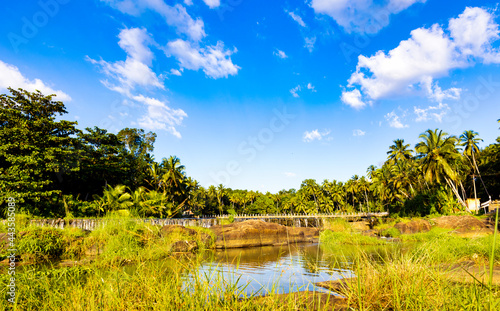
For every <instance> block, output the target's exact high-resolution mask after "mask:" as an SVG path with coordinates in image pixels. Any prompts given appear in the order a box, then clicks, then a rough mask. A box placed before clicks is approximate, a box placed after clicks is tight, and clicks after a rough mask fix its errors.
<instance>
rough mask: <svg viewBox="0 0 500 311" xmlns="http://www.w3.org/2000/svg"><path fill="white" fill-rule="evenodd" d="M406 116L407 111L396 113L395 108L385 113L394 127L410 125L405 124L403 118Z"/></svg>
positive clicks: (399, 127)
mask: <svg viewBox="0 0 500 311" xmlns="http://www.w3.org/2000/svg"><path fill="white" fill-rule="evenodd" d="M405 116H406V111H403V113H402V115H401V116H399V115H397V114H396V111H395V110H393V111H391V112H389V113H388V114H386V115H385V119H386V120H387V122H389V126H390V127H394V128H397V129H402V128H406V127H408V124H403V123H402V119H404V117H405Z"/></svg>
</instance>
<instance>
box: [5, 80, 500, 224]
mask: <svg viewBox="0 0 500 311" xmlns="http://www.w3.org/2000/svg"><path fill="white" fill-rule="evenodd" d="M9 91H10V95H8V94H3V95H0V103H1V105H0V188H1V193H0V205H1V208H2V212H5V210H6V206H7V200H8V198H9V197H13V198H15V199H16V201H17V203H18V204H17V206H18V207H19V208H20V209H21V210H22V212H25V213H27V214H30V215H32V216H41V217H96V216H102V215H105V214H106V213H108V212H111V211H116V210H128V211H133V212H134V213H135V214H136V215H139V216H141V217H161V218H163V217H179V216H181V215H182V214H183V213H190V214H193V215H196V216H200V215H207V214H226V213H238V214H275V213H334V212H355V211H362V212H375V211H390V212H392V213H399V214H401V215H426V214H433V213H440V214H450V213H454V212H459V211H465V210H467V207H466V199H467V198H474V197H478V198H481V199H482V200H483V201H485V200H489V199H490V198H493V199H496V198H498V196H499V194H500V193H499V192H500V187H499V186H500V185H499V183H500V178H499V176H500V152H499V151H500V137H499V138H497V140H496V143H494V144H490V145H488V146H486V147H485V148H484V149H480V148H479V146H478V144H479V143H480V142H481V141H482V140H481V139H480V137H479V134H478V133H476V132H474V131H472V130H468V131H464V132H463V133H462V134H461V135H459V136H453V135H449V134H448V133H446V132H444V131H442V130H439V129H435V130H427V131H425V132H424V133H422V134H421V135H420V141H419V142H418V143H417V144H416V145H415V146H414V148H412V147H411V146H410V144H406V143H405V142H404V140H402V139H396V140H394V142H393V144H392V145H391V146H390V147H389V150H388V152H387V160H386V161H385V162H384V163H383V165H382V166H381V167H379V168H378V167H375V166H373V165H371V166H370V167H368V169H367V171H366V175H365V176H358V175H354V176H352V177H351V178H350V179H349V180H347V181H346V182H342V181H337V180H332V181H329V180H324V181H323V182H321V183H318V182H317V181H316V180H314V179H306V180H304V181H303V182H302V183H301V185H300V188H299V189H297V190H296V189H289V190H281V191H279V192H278V193H270V192H266V193H261V192H259V191H248V190H239V189H231V188H226V187H225V186H224V185H222V184H221V185H218V186H213V185H212V186H209V187H208V188H205V187H202V186H201V185H200V184H199V182H197V181H196V180H195V179H193V178H191V177H189V176H187V174H186V168H185V166H184V165H182V164H181V161H180V159H179V158H177V157H176V156H170V157H166V158H163V159H161V161H158V162H157V161H156V160H155V159H154V157H153V156H152V152H153V150H154V143H155V140H156V134H155V133H152V132H145V131H144V130H142V129H135V128H125V129H122V130H121V131H119V132H118V133H117V134H113V133H109V132H107V130H105V129H101V128H98V127H93V128H86V129H85V130H83V131H82V130H79V129H77V128H76V125H77V122H71V121H66V120H62V119H60V118H61V116H62V115H64V114H65V113H67V111H66V108H65V106H64V104H63V103H62V102H60V101H54V100H53V95H49V96H45V95H43V94H42V93H41V92H39V91H37V92H28V91H26V90H22V89H17V90H14V89H11V88H9ZM499 121H500V120H499Z"/></svg>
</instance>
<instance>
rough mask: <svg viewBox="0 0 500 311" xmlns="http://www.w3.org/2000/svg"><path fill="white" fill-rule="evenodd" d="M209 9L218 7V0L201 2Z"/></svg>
mask: <svg viewBox="0 0 500 311" xmlns="http://www.w3.org/2000/svg"><path fill="white" fill-rule="evenodd" d="M203 2H205V4H206V5H208V7H209V8H211V9H214V8H216V7H219V6H220V0H203Z"/></svg>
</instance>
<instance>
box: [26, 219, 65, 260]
mask: <svg viewBox="0 0 500 311" xmlns="http://www.w3.org/2000/svg"><path fill="white" fill-rule="evenodd" d="M64 240H65V239H64V237H63V233H62V230H61V229H55V228H43V227H31V228H29V229H28V231H26V232H25V234H24V235H23V236H22V237H21V238H20V239H19V242H18V244H17V249H18V251H19V252H20V254H21V256H23V257H26V258H27V259H30V260H34V261H35V262H39V261H44V260H49V259H59V258H60V257H61V255H62V254H63V253H64V246H65V241H64Z"/></svg>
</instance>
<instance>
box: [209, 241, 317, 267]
mask: <svg viewBox="0 0 500 311" xmlns="http://www.w3.org/2000/svg"><path fill="white" fill-rule="evenodd" d="M317 251H318V245H317V244H312V245H311V244H291V245H282V246H261V247H249V248H231V249H226V250H223V251H213V252H210V253H208V254H207V255H208V257H206V260H207V261H216V262H221V263H228V264H233V265H238V264H245V265H249V266H265V265H268V264H274V263H276V262H277V261H279V260H280V259H281V258H286V257H289V256H296V255H303V256H304V255H306V256H308V257H311V256H317V254H316V253H317ZM311 258H312V257H311ZM315 261H316V259H311V262H315Z"/></svg>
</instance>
